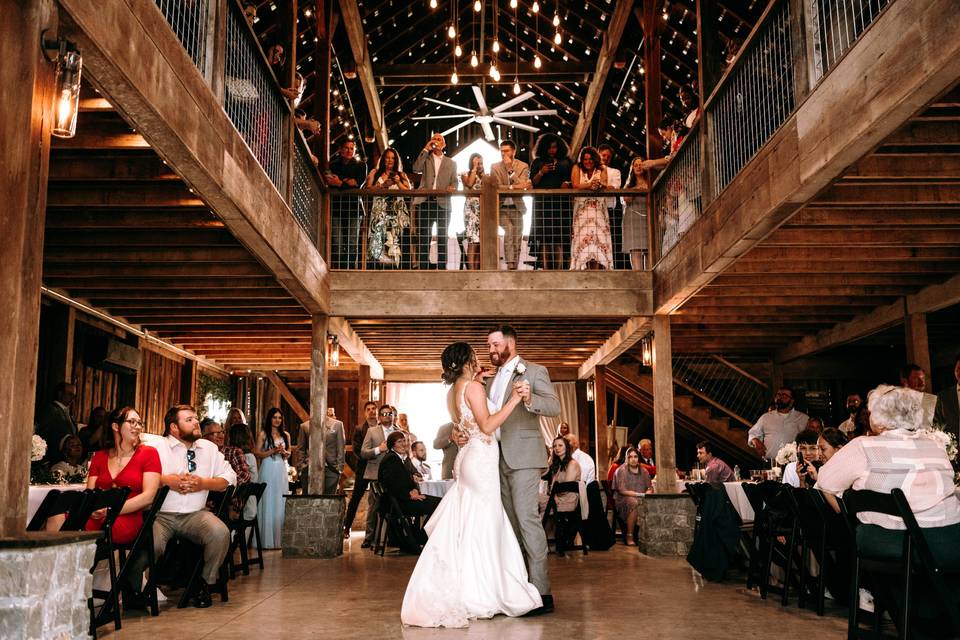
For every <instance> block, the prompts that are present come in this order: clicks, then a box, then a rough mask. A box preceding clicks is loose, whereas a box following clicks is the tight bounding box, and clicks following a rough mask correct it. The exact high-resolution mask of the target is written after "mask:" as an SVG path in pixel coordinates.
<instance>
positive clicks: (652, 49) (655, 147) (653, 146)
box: [634, 0, 663, 268]
mask: <svg viewBox="0 0 960 640" xmlns="http://www.w3.org/2000/svg"><path fill="white" fill-rule="evenodd" d="M659 8H660V7H659V6H658V3H657V0H643V7H642V9H641V8H640V7H637V8H636V9H635V10H634V15H635V16H636V18H637V20H638V21H639V22H640V26H641V28H642V30H643V70H644V75H643V103H644V105H643V106H644V108H643V116H644V126H645V127H646V128H645V131H646V139H647V158H648V159H650V160H653V159H654V158H660V157H663V151H662V148H663V140H661V139H660V134H658V133H657V125H658V124H659V123H660V118H661V117H662V116H663V103H662V100H663V98H662V95H661V85H660V30H661V26H662V25H661V23H662V22H663V20H662V19H661V18H660V16H659V15H658V14H659V11H658V9H659ZM654 178H656V176H655V175H654V174H653V172H648V174H647V179H648V180H649V181H650V184H653V180H654ZM647 211H649V212H651V214H650V215H648V216H647V237H648V238H650V255H649V256H648V265H650V267H648V268H651V267H652V265H654V264H656V263H657V261H658V260H659V259H660V243H659V242H655V241H654V238H659V237H660V235H659V231H658V225H657V217H656V215H653V212H655V211H656V207H654V206H653V192H652V191H651V192H650V193H649V194H648V195H647Z"/></svg>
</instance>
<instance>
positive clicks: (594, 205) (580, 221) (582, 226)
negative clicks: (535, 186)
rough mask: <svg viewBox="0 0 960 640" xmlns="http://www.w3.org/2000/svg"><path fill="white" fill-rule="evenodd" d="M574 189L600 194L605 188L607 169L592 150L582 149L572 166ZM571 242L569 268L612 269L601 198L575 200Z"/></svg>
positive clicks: (582, 197) (591, 197) (604, 212)
mask: <svg viewBox="0 0 960 640" xmlns="http://www.w3.org/2000/svg"><path fill="white" fill-rule="evenodd" d="M572 180H573V188H574V189H581V190H585V191H599V190H601V189H604V188H605V187H606V186H607V170H606V168H604V167H603V163H602V162H600V154H599V153H597V150H596V149H594V148H593V147H584V148H583V150H582V151H580V158H579V160H578V162H577V164H576V165H575V166H574V167H573V172H572ZM573 202H574V212H573V240H572V242H571V243H570V269H571V270H573V271H580V270H583V269H590V270H596V269H612V268H613V240H612V239H611V237H610V219H609V218H608V217H607V205H606V200H605V199H604V198H603V197H601V196H594V195H590V196H581V197H579V198H574V201H573Z"/></svg>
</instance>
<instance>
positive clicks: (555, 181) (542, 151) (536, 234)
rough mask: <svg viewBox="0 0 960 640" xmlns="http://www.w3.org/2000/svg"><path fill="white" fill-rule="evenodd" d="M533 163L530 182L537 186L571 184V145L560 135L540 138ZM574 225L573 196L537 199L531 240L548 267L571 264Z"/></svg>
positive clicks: (567, 185)
mask: <svg viewBox="0 0 960 640" xmlns="http://www.w3.org/2000/svg"><path fill="white" fill-rule="evenodd" d="M533 155H534V159H533V163H532V164H531V165H530V181H531V183H533V187H534V188H535V189H568V188H570V186H571V183H570V174H571V172H572V171H573V163H572V162H570V158H569V157H567V156H568V155H569V150H568V149H567V145H566V144H565V143H564V142H563V140H561V139H560V138H559V137H558V136H556V135H554V134H552V133H545V134H543V135H542V136H540V138H539V139H538V140H537V144H536V147H535V148H534V153H533ZM572 226H573V207H572V206H571V203H570V197H569V196H559V195H549V196H548V195H543V196H535V197H534V199H533V225H532V227H531V230H530V242H531V244H533V245H534V246H535V247H536V251H537V255H539V256H540V266H541V267H542V268H544V269H563V267H564V265H566V264H567V251H568V248H567V242H568V239H569V238H570V231H571V228H572Z"/></svg>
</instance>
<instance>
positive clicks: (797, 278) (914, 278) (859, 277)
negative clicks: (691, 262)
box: [708, 273, 939, 291]
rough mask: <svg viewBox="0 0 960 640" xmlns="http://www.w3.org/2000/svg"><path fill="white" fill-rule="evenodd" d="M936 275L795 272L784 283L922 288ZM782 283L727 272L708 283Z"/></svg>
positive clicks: (718, 284)
mask: <svg viewBox="0 0 960 640" xmlns="http://www.w3.org/2000/svg"><path fill="white" fill-rule="evenodd" d="M938 279H939V278H938V276H937V275H935V274H929V275H928V274H829V273H795V274H792V275H791V276H790V278H789V279H788V280H787V281H786V282H783V283H782V284H784V285H787V286H792V285H797V286H801V285H802V286H805V287H809V288H814V287H833V286H871V285H873V286H919V287H923V286H926V285H928V284H932V283H934V282H936V281H937V280H938ZM778 283H780V281H779V278H778V279H777V281H776V282H773V281H772V280H771V278H770V276H765V275H750V274H747V275H743V274H736V273H724V274H722V275H720V276H718V277H717V278H716V279H715V280H713V281H712V282H711V283H710V284H709V285H708V286H710V287H714V288H720V287H744V286H746V287H759V289H756V288H755V289H754V290H755V291H761V290H764V289H766V288H768V287H770V286H773V285H774V284H778Z"/></svg>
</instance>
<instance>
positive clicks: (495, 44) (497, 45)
mask: <svg viewBox="0 0 960 640" xmlns="http://www.w3.org/2000/svg"><path fill="white" fill-rule="evenodd" d="M493 52H494V53H500V41H499V40H497V39H496V38H494V39H493Z"/></svg>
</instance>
